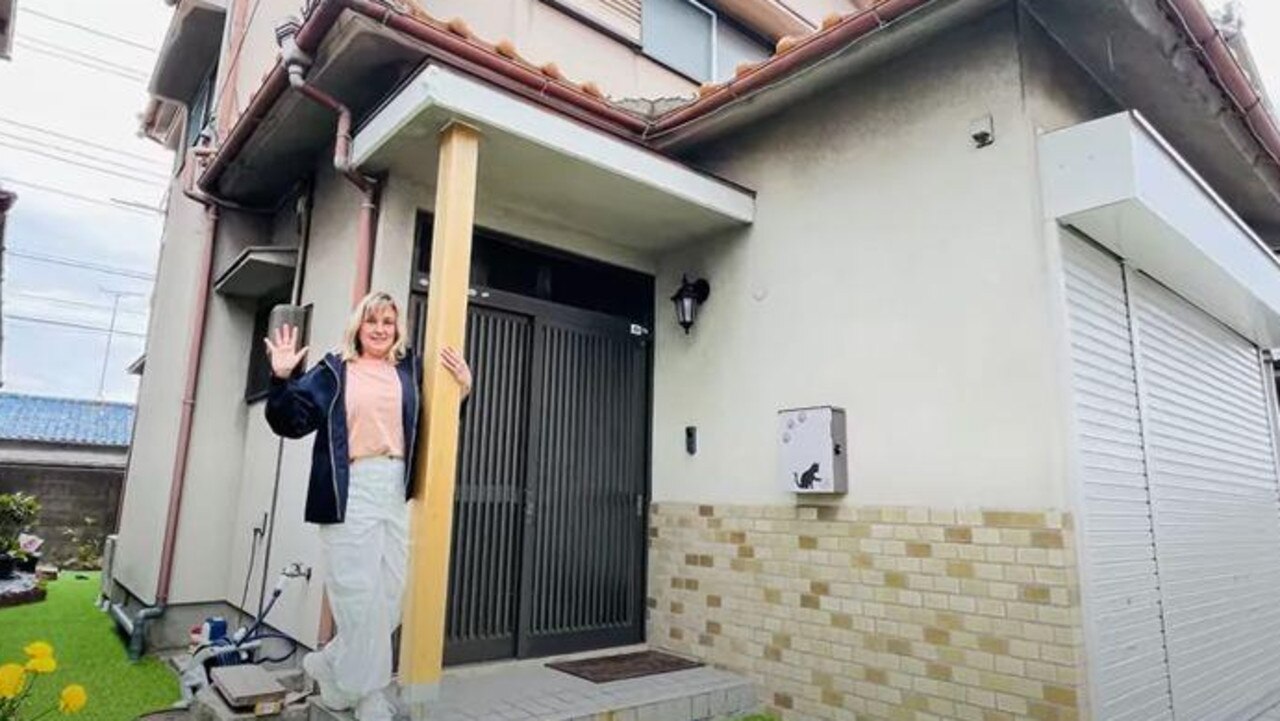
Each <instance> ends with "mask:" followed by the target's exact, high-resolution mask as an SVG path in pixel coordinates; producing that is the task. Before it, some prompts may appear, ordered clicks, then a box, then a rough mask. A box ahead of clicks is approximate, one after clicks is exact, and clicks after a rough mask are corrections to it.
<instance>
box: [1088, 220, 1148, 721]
mask: <svg viewBox="0 0 1280 721" xmlns="http://www.w3.org/2000/svg"><path fill="white" fill-rule="evenodd" d="M1065 261H1066V265H1065V270H1066V299H1067V307H1068V325H1069V330H1070V340H1071V362H1072V378H1073V385H1074V390H1075V393H1074V405H1075V424H1076V428H1075V430H1076V434H1077V437H1078V442H1079V446H1078V448H1079V457H1078V464H1079V474H1080V479H1081V488H1080V496H1081V498H1080V503H1081V511H1082V513H1081V514H1080V519H1079V520H1080V526H1081V539H1082V542H1083V544H1084V552H1085V557H1086V559H1087V561H1086V563H1087V568H1086V569H1085V574H1086V581H1087V583H1086V584H1085V587H1084V590H1085V598H1084V601H1085V605H1086V610H1087V612H1088V623H1089V625H1090V626H1091V628H1090V629H1089V636H1090V639H1091V640H1092V641H1093V642H1094V643H1093V644H1092V645H1091V646H1090V649H1089V651H1090V665H1091V668H1092V669H1093V674H1092V676H1093V681H1094V686H1093V694H1092V695H1093V696H1094V707H1095V711H1096V712H1095V714H1094V716H1095V718H1099V719H1109V720H1113V721H1139V720H1141V721H1148V720H1158V719H1170V718H1172V715H1171V711H1170V706H1171V701H1170V696H1169V677H1168V675H1167V665H1166V659H1165V648H1164V638H1163V633H1162V630H1161V617H1160V613H1161V610H1160V585H1159V578H1158V576H1157V573H1156V559H1155V540H1154V536H1153V530H1152V522H1151V507H1150V504H1149V501H1148V492H1147V475H1146V464H1145V461H1144V456H1143V448H1142V423H1141V419H1140V417H1139V414H1138V389H1137V381H1136V377H1135V372H1134V363H1133V349H1132V345H1131V342H1130V335H1129V315H1128V310H1127V305H1126V300H1125V287H1124V276H1123V272H1122V270H1121V267H1120V263H1119V262H1118V261H1116V260H1115V259H1114V258H1112V257H1111V256H1109V255H1107V254H1105V253H1104V252H1103V251H1101V250H1098V249H1096V248H1094V247H1092V246H1091V245H1089V244H1087V241H1083V240H1079V239H1076V238H1068V239H1067V240H1066V246H1065Z"/></svg>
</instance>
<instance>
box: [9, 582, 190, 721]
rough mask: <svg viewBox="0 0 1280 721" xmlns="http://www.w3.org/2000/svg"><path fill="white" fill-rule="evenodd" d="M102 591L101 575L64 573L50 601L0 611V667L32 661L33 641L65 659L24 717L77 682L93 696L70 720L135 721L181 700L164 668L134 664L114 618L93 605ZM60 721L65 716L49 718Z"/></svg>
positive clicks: (41, 684) (149, 661) (41, 681)
mask: <svg viewBox="0 0 1280 721" xmlns="http://www.w3.org/2000/svg"><path fill="white" fill-rule="evenodd" d="M98 588H99V580H98V574H97V573H77V572H75V571H64V572H63V573H62V575H61V577H60V578H59V579H58V580H57V581H53V582H51V583H50V584H49V586H48V591H49V595H48V597H47V598H46V599H45V600H44V601H42V602H39V603H32V604H27V605H25V606H14V607H10V608H0V664H3V663H9V662H25V660H26V657H25V656H24V654H23V652H22V647H23V646H26V645H27V644H28V643H30V642H31V641H47V642H49V643H50V644H52V645H53V648H54V651H55V653H54V655H55V657H56V658H57V659H58V670H57V672H55V673H53V674H51V675H47V676H41V677H39V678H38V679H37V681H36V683H37V684H38V686H37V687H36V689H35V693H34V694H33V696H32V699H31V700H29V701H28V703H27V707H26V710H25V711H24V716H23V717H22V718H28V717H30V716H35V715H36V714H37V713H39V712H40V711H43V710H44V709H46V708H48V707H49V705H50V704H56V703H57V699H58V692H59V691H61V690H62V687H63V686H66V685H67V684H70V683H78V684H80V685H82V686H84V687H85V690H86V691H88V693H89V703H88V705H87V706H85V708H84V710H83V711H81V712H80V713H78V714H76V715H75V716H74V717H71V718H74V719H77V721H129V720H130V719H133V718H135V717H137V716H138V715H139V714H143V713H146V712H148V711H156V710H159V709H162V708H165V707H167V706H170V705H172V704H173V702H175V701H177V700H178V699H179V697H180V694H179V692H178V680H177V677H176V676H174V674H173V673H172V672H170V671H169V670H168V669H167V668H165V667H164V665H163V664H162V663H161V662H160V661H157V660H156V659H154V658H146V659H143V660H142V661H139V662H138V663H132V662H130V661H129V655H128V652H127V649H126V648H125V644H124V642H123V640H122V639H121V637H120V636H119V635H118V634H117V633H116V630H115V624H114V623H113V622H112V620H111V617H110V616H109V615H108V614H106V613H103V612H102V611H99V610H98V609H97V608H95V607H94V605H93V602H94V599H96V598H97V597H98ZM33 702H34V703H33ZM57 718H64V717H63V716H62V715H61V714H58V713H57V712H56V711H55V712H54V714H53V715H51V716H48V717H46V719H49V720H50V721H52V720H53V719H57Z"/></svg>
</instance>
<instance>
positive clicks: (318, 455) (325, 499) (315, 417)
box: [267, 352, 422, 523]
mask: <svg viewBox="0 0 1280 721" xmlns="http://www.w3.org/2000/svg"><path fill="white" fill-rule="evenodd" d="M346 370H347V366H346V363H345V362H343V360H342V358H341V357H339V356H337V355H336V354H333V353H328V354H326V355H325V357H324V359H322V360H321V361H320V362H319V363H317V364H316V365H315V367H313V368H312V369H311V370H309V371H307V372H306V373H303V374H302V375H295V376H294V377H293V378H289V379H288V380H282V379H280V378H276V377H275V376H274V375H273V376H272V377H271V389H270V391H269V392H268V394H267V423H268V424H269V425H270V426H271V430H273V431H275V432H276V433H277V434H278V435H281V436H284V437H285V438H301V437H303V436H305V435H307V434H308V433H311V432H313V431H320V432H319V433H316V440H315V445H314V446H313V447H312V450H311V479H310V482H309V485H308V488H307V505H306V514H305V517H306V521H307V522H308V523H342V521H343V519H344V518H346V515H347V487H348V480H349V478H350V472H351V462H350V454H349V453H348V450H347V406H346V398H345V396H344V394H343V389H344V388H345V386H346V380H347V374H346ZM396 374H397V375H399V376H400V390H401V394H400V397H401V399H402V400H401V419H402V422H403V423H404V443H405V455H406V458H405V463H404V497H405V500H408V499H409V498H410V497H412V496H413V482H412V479H413V454H414V451H415V450H416V446H417V439H418V409H419V406H420V404H419V403H418V389H419V388H421V387H422V364H421V363H420V362H419V361H418V358H417V356H416V354H414V353H413V352H409V353H406V354H405V357H404V358H402V359H400V361H399V362H398V363H396Z"/></svg>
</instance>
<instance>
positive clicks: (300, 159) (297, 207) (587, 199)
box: [113, 0, 1280, 720]
mask: <svg viewBox="0 0 1280 721" xmlns="http://www.w3.org/2000/svg"><path fill="white" fill-rule="evenodd" d="M251 5H252V7H250V6H251ZM255 8H256V9H257V12H256V13H255V12H253V9H255ZM788 8H794V10H795V12H791V11H790V10H788ZM304 10H305V11H306V12H305V13H304V15H303V16H302V17H299V18H296V19H291V20H290V19H286V18H282V17H280V16H278V15H273V13H272V12H270V11H268V10H266V6H264V7H262V8H258V7H257V6H256V5H253V4H250V3H244V2H230V3H218V2H211V1H210V0H181V1H180V2H178V3H177V4H176V5H175V10H174V19H173V25H172V27H171V29H170V33H169V38H168V39H167V40H166V42H165V44H164V47H163V49H162V52H161V56H160V59H159V61H158V64H157V66H156V69H155V72H154V74H153V76H152V85H151V90H152V93H153V100H152V102H151V104H150V105H149V107H148V109H147V111H146V113H145V114H144V130H145V131H146V132H147V133H148V134H150V135H151V136H152V137H154V138H156V139H157V140H160V141H162V142H166V143H169V144H170V146H171V147H173V148H174V149H175V150H178V151H180V154H181V156H182V157H181V161H180V167H177V168H175V176H174V180H173V185H172V192H171V200H170V204H169V212H168V218H167V221H166V228H165V240H164V250H163V253H162V258H161V262H160V270H159V275H158V282H157V286H156V295H155V303H156V307H157V308H163V309H164V312H156V313H152V314H151V321H150V323H151V327H150V329H149V338H150V341H149V345H148V348H147V356H146V358H147V362H146V366H145V370H144V373H143V378H142V383H141V391H140V393H141V395H140V406H139V416H138V425H137V436H138V439H139V443H138V444H137V447H136V450H135V452H134V453H133V456H132V458H131V461H130V467H129V472H128V479H127V483H126V488H125V500H124V507H123V515H122V519H121V533H120V538H119V544H118V546H117V555H116V560H115V565H114V571H113V573H114V582H115V584H116V585H117V590H118V595H117V600H118V601H120V602H121V604H122V607H123V608H125V609H127V610H128V611H129V612H130V613H133V612H135V611H137V610H138V609H140V608H144V607H145V608H150V609H153V611H152V612H151V615H159V618H158V619H157V620H155V621H152V623H151V626H150V631H149V633H150V634H151V637H152V641H153V642H154V643H156V644H160V645H163V644H165V643H171V642H174V641H177V640H180V636H181V631H182V629H184V628H186V625H187V624H189V623H190V621H191V620H192V619H195V618H199V617H201V616H202V615H204V614H206V613H208V612H210V611H215V610H222V609H227V608H228V606H242V607H245V608H253V607H256V605H257V601H258V599H259V597H260V596H261V594H262V593H263V592H264V590H265V589H266V588H267V585H268V583H269V581H268V579H269V578H270V577H274V575H275V574H276V573H277V572H278V570H279V569H280V568H281V567H283V566H285V565H286V564H292V563H298V564H301V565H302V566H303V567H306V568H310V569H318V567H319V564H320V554H319V547H318V546H319V544H318V542H317V538H316V531H315V529H313V528H311V527H308V526H306V525H305V524H304V523H302V512H301V507H302V494H303V493H304V491H305V476H306V470H307V463H308V456H309V449H310V442H309V441H303V442H281V441H280V440H278V439H277V438H275V437H273V436H272V435H271V434H270V432H269V431H268V429H267V427H266V424H265V421H264V419H263V413H262V408H261V403H260V399H261V396H262V390H263V386H264V378H265V372H266V371H265V367H264V361H263V358H262V356H261V348H260V340H259V339H260V338H261V337H262V336H263V335H264V332H265V329H266V324H267V321H268V313H269V312H270V309H271V308H272V307H273V306H274V305H276V304H278V303H282V302H291V303H293V304H296V305H302V306H305V307H306V308H308V309H309V310H308V314H309V315H308V326H307V333H308V335H309V338H310V340H309V344H310V346H311V347H312V348H314V349H321V348H325V347H329V346H333V345H335V344H336V343H337V342H338V340H339V338H340V335H341V332H342V327H343V323H344V320H345V317H346V315H347V312H348V308H349V307H350V302H351V298H352V297H353V295H354V296H356V297H358V296H359V295H360V293H361V292H362V291H363V289H365V288H368V287H376V288H383V289H388V290H390V291H391V292H393V293H395V294H396V295H397V296H398V297H400V298H402V299H403V300H404V305H405V306H406V307H407V308H408V313H409V315H410V319H411V323H410V327H411V328H412V332H413V334H414V340H415V342H417V343H419V344H421V343H422V342H423V324H424V322H425V315H426V313H425V308H426V307H427V305H428V303H429V302H435V303H438V304H440V306H438V307H447V306H448V304H449V303H451V302H453V300H451V299H457V300H460V299H461V298H462V297H463V296H464V294H468V295H469V296H470V303H469V306H468V308H467V310H466V314H467V315H466V317H467V328H466V333H467V336H466V337H467V354H468V356H469V358H470V359H471V362H472V363H473V365H474V366H475V369H476V372H477V386H476V389H475V393H474V396H473V397H472V399H471V400H470V402H469V406H468V408H467V411H466V414H465V416H464V417H463V421H462V426H463V427H462V432H461V446H460V449H459V453H458V456H457V459H458V460H457V476H456V493H455V494H454V498H455V499H456V500H455V503H454V507H453V521H454V522H453V526H452V533H453V537H452V542H451V544H450V549H451V553H452V563H451V566H450V570H449V574H450V575H449V579H450V581H449V585H448V590H449V599H448V606H447V610H448V618H447V632H446V635H445V639H444V657H445V662H446V663H451V664H458V663H466V662H473V661H479V660H501V659H511V658H527V657H536V656H544V655H549V654H558V653H563V652H568V651H574V650H583V649H598V648H608V647H612V646H617V645H622V644H628V643H635V642H641V641H642V642H645V643H647V644H649V645H650V646H652V647H656V648H660V649H666V650H669V651H672V652H675V653H677V654H682V655H688V656H693V657H696V658H699V659H704V660H706V661H708V662H711V663H714V664H716V665H719V666H722V667H724V668H728V669H732V670H735V671H737V672H739V673H741V674H744V675H746V676H747V677H749V678H750V679H751V680H752V681H753V682H754V683H755V686H756V689H757V691H758V693H759V694H760V699H761V701H762V702H763V703H764V704H765V705H766V706H767V707H768V708H770V709H771V710H773V711H774V712H776V713H778V714H779V715H780V716H781V717H782V718H784V719H850V718H855V717H856V718H963V719H971V718H972V719H979V718H981V719H1012V718H1034V719H1077V718H1092V719H1158V718H1174V717H1177V718H1180V719H1198V720H1199V719H1241V718H1250V717H1251V714H1252V713H1253V712H1254V711H1257V710H1261V709H1264V708H1266V707H1268V706H1270V705H1271V704H1273V703H1275V702H1277V701H1280V663H1277V661H1280V659H1278V658H1277V656H1278V655H1280V638H1278V637H1277V636H1278V635H1280V603H1277V600H1278V599H1280V570H1277V569H1280V543H1278V541H1280V506H1278V504H1280V488H1278V486H1277V467H1276V428H1275V415H1276V399H1275V388H1274V373H1273V359H1272V358H1271V355H1270V352H1269V349H1270V348H1273V347H1276V346H1277V334H1280V263H1278V262H1277V260H1276V258H1275V256H1274V254H1273V251H1272V248H1274V247H1276V245H1277V244H1280V171H1278V168H1277V165H1278V163H1277V161H1278V160H1280V132H1278V131H1277V125H1276V121H1275V118H1274V117H1272V115H1271V114H1270V113H1269V111H1268V109H1267V108H1268V107H1269V106H1268V104H1267V103H1266V102H1265V101H1264V99H1263V98H1262V95H1261V91H1260V90H1259V89H1258V88H1257V87H1256V86H1255V85H1254V84H1253V83H1251V82H1250V80H1249V76H1248V74H1247V73H1246V71H1245V69H1244V67H1243V64H1242V62H1241V60H1240V59H1239V58H1238V57H1237V56H1236V55H1234V54H1233V53H1232V52H1231V51H1230V50H1229V49H1227V47H1226V46H1225V45H1224V42H1223V40H1222V38H1221V36H1220V35H1219V34H1218V32H1217V30H1216V28H1215V27H1214V25H1213V23H1212V21H1211V19H1210V17H1209V16H1208V15H1207V14H1206V12H1205V10H1204V8H1203V7H1201V5H1200V4H1199V2H1198V1H1197V0H1136V1H1134V2H1126V3H1114V2H1108V1H1107V0H1075V1H1073V2H1069V3H1068V2H1061V1H1059V0H1017V1H1013V0H1008V1H1006V0H884V1H883V2H859V3H854V4H851V3H847V2H845V1H844V0H806V1H804V2H800V1H798V0H797V1H795V2H790V3H787V4H785V5H784V4H782V3H776V2H773V1H772V0H714V1H711V0H708V1H707V2H701V3H694V2H688V1H686V0H639V1H637V0H619V1H617V2H613V1H610V2H598V1H595V0H556V1H555V2H542V1H539V0H504V1H503V2H492V3H484V4H478V3H462V2H450V1H448V0H439V1H432V0H426V1H425V2H422V3H421V7H417V6H416V5H415V4H414V3H406V2H397V3H378V2H372V1H371V0H319V1H318V2H309V3H306V6H305V8H304ZM731 59H732V60H733V62H730V60H731ZM477 131H478V132H477ZM473 171H474V172H473ZM438 197H443V198H445V200H446V201H447V202H442V203H438V201H437V198H438ZM472 197H474V217H472V214H471V212H470V208H471V206H470V205H469V203H468V199H469V198H472ZM437 217H439V218H442V219H444V220H442V221H441V222H440V223H439V224H436V223H435V218H437ZM437 226H438V227H440V228H442V229H443V230H441V231H439V234H437V231H436V228H437ZM472 227H474V231H473V232H470V233H469V232H468V230H469V229H470V228H472ZM468 237H470V238H471V247H470V249H469V250H467V249H466V242H465V241H466V239H467V238H468ZM437 248H443V249H444V250H442V251H441V254H449V253H455V252H456V253H461V254H462V255H461V257H463V258H465V259H468V264H465V265H463V266H462V267H469V268H470V283H469V285H470V289H469V290H470V292H469V293H467V291H468V289H467V288H466V287H465V285H464V284H462V283H456V284H455V285H451V283H455V279H456V278H457V277H458V276H456V275H448V276H446V277H447V278H448V279H449V280H448V282H446V280H444V279H440V278H437V279H436V280H437V281H438V282H437V283H431V284H430V285H431V287H432V289H433V293H437V292H438V294H437V295H435V296H433V298H432V301H428V299H427V296H426V290H427V288H428V284H429V280H431V279H430V278H429V274H430V273H431V268H432V266H433V263H432V260H431V258H432V252H433V251H434V250H436V249H437ZM460 249H461V250H460ZM468 256H469V257H468ZM437 268H445V269H447V270H450V272H451V269H450V267H449V266H448V265H447V264H446V265H439V266H437ZM698 281H705V282H704V283H699V282H698ZM673 294H674V295H675V297H676V298H677V299H678V300H680V301H681V302H682V303H683V302H684V299H686V298H687V299H688V302H687V304H686V305H684V306H683V309H684V310H685V311H693V310H695V309H696V311H697V314H696V317H693V318H690V317H688V316H686V317H684V318H682V320H684V321H685V325H688V326H689V327H687V328H684V327H682V326H681V324H678V323H677V318H676V315H675V313H674V312H673V308H672V304H671V302H670V300H669V298H671V297H672V296H673ZM445 296H448V298H446V297H445ZM690 320H692V324H691V325H690V324H689V323H688V321H690ZM828 407H834V408H837V409H840V410H841V411H843V413H839V412H831V419H832V420H831V421H826V420H824V421H823V422H822V423H821V424H814V425H810V426H806V429H808V428H814V427H818V426H821V428H820V430H822V431H823V432H833V433H835V440H836V441H837V442H839V448H838V451H839V452H838V453H836V452H835V451H836V448H835V446H834V445H833V443H832V438H831V437H827V439H826V445H825V446H823V447H824V448H825V449H826V450H827V451H831V453H832V457H831V458H828V459H825V460H824V463H825V464H826V465H822V464H819V467H818V469H819V471H824V472H826V473H827V475H828V476H831V475H832V472H833V471H834V472H835V473H836V475H837V476H838V475H839V471H837V470H836V469H837V467H841V468H843V469H844V473H845V476H846V484H847V489H846V491H845V492H843V493H830V492H828V493H819V494H814V493H809V492H806V491H811V490H815V489H820V488H822V487H823V486H822V485H821V483H824V482H825V481H824V480H823V478H822V475H823V474H822V473H821V472H818V473H811V472H808V469H807V468H805V467H797V466H790V465H787V466H783V465H782V462H783V459H785V458H788V457H789V456H788V455H787V454H788V453H789V451H784V446H785V445H786V443H785V442H790V441H791V440H792V439H793V437H795V436H794V434H798V433H800V431H799V430H797V429H796V427H794V426H787V425H786V424H787V422H793V423H808V422H810V420H812V419H813V418H818V417H821V418H824V419H825V418H827V417H828V413H829V412H828V411H827V410H825V409H826V408H828ZM796 409H810V410H807V411H803V412H804V413H805V414H806V415H805V419H804V420H802V419H801V417H800V413H801V412H800V411H797V410H796ZM788 410H792V411H796V412H795V413H794V414H792V415H785V416H781V418H782V420H781V421H780V420H779V419H780V415H779V414H780V412H781V411H788ZM840 418H842V419H843V424H844V427H845V437H844V438H840V437H839V425H840V424H839V422H837V419H840ZM833 429H834V430H833ZM804 433H805V437H806V438H808V437H809V436H808V434H809V433H810V431H808V430H805V431H804ZM784 441H785V442H784ZM800 471H806V475H805V481H804V482H803V483H800V482H798V481H799V479H800V475H799V472H800ZM793 474H795V475H793ZM827 480H829V478H828V479H827ZM806 485H812V486H813V487H812V488H803V487H801V486H806ZM437 531H438V529H437ZM433 548H434V547H433ZM437 550H439V549H437ZM264 569H265V570H264ZM318 577H319V576H318V575H312V577H311V578H312V579H317V578H318ZM246 587H247V588H250V589H252V590H253V593H252V594H250V595H247V596H246V594H244V593H243V592H242V589H243V588H246ZM246 598H247V599H248V600H247V601H246V600H245V599H246ZM323 606H324V600H323V593H322V590H321V588H320V584H319V583H318V582H317V581H316V580H311V581H310V582H307V583H303V582H295V583H294V584H293V585H291V586H289V588H288V590H287V591H286V593H285V594H284V596H282V597H281V600H280V602H279V604H278V606H277V607H276V609H275V610H274V611H273V614H272V617H271V618H270V619H269V621H270V623H271V624H272V625H273V626H274V627H276V628H277V629H279V630H281V631H282V632H284V633H287V634H289V635H290V636H292V637H293V638H295V639H297V640H298V641H299V642H301V643H302V644H304V645H306V646H309V647H310V646H314V645H315V644H317V643H319V642H320V641H322V640H323V638H324V636H325V634H327V633H328V632H329V631H330V629H329V627H328V626H327V624H326V623H325V616H326V614H325V613H324V612H323ZM415 640H416V639H415Z"/></svg>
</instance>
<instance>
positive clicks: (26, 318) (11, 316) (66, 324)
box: [3, 313, 147, 338]
mask: <svg viewBox="0 0 1280 721" xmlns="http://www.w3.org/2000/svg"><path fill="white" fill-rule="evenodd" d="M3 317H4V319H5V320H16V321H22V322H23V323H35V324H37V325H49V326H56V327H58V328H72V329H75V330H83V331H90V332H93V333H101V334H103V335H112V334H114V335H125V336H129V337H131V338H146V337H147V334H146V333H133V332H130V331H127V330H117V331H114V332H113V331H111V330H109V329H107V328H103V327H101V326H96V325H84V324H82V323H72V322H70V321H65V320H53V319H52V318H37V317H36V316H33V315H18V314H16V313H5V314H4V316H3Z"/></svg>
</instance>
